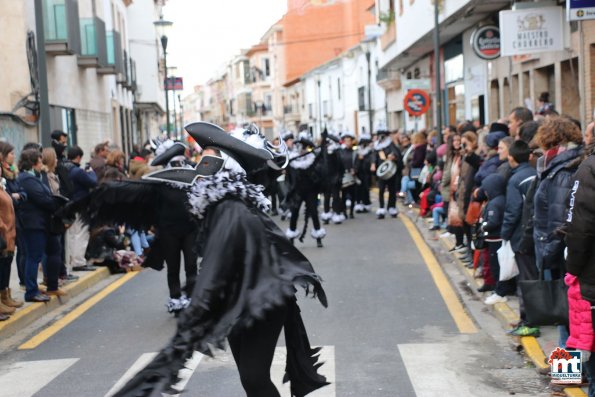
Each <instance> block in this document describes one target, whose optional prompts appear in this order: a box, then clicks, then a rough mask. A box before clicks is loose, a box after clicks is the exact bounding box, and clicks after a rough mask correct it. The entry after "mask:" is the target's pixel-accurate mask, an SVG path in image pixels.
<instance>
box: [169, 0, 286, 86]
mask: <svg viewBox="0 0 595 397" xmlns="http://www.w3.org/2000/svg"><path fill="white" fill-rule="evenodd" d="M286 9H287V1H286V0H169V1H168V2H167V5H166V6H165V7H164V9H163V15H164V18H165V19H167V20H170V21H172V22H173V23H174V25H173V27H172V29H171V32H170V33H169V34H168V37H169V42H168V47H167V52H168V56H167V63H168V66H176V67H177V68H178V69H177V73H176V74H177V75H179V76H182V77H183V78H184V94H188V93H190V92H192V87H193V86H194V85H196V84H204V83H205V82H206V81H207V80H208V79H210V78H211V77H213V76H214V74H215V72H216V71H217V70H219V68H220V67H221V66H222V65H224V64H225V62H227V61H228V60H230V59H231V57H232V56H233V55H235V54H238V53H239V51H240V49H242V48H249V47H251V46H252V45H254V44H257V43H258V42H259V41H260V38H261V37H262V35H263V34H264V33H265V32H266V31H267V30H268V28H269V27H271V25H272V24H273V23H275V22H277V20H279V19H280V18H281V17H282V16H283V14H284V13H285V11H286Z"/></svg>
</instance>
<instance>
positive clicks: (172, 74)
mask: <svg viewBox="0 0 595 397" xmlns="http://www.w3.org/2000/svg"><path fill="white" fill-rule="evenodd" d="M167 72H168V73H167V76H169V77H168V78H169V80H168V81H170V82H171V84H172V87H171V90H172V91H173V96H172V98H173V103H174V135H175V137H176V139H178V116H177V114H178V112H177V110H176V75H177V74H178V67H177V66H170V67H168V68H167Z"/></svg>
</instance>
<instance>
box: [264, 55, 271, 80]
mask: <svg viewBox="0 0 595 397" xmlns="http://www.w3.org/2000/svg"><path fill="white" fill-rule="evenodd" d="M262 70H263V72H264V76H265V77H269V76H270V75H271V65H270V61H269V58H264V59H263V60H262Z"/></svg>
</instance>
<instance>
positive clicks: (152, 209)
mask: <svg viewBox="0 0 595 397" xmlns="http://www.w3.org/2000/svg"><path fill="white" fill-rule="evenodd" d="M168 188H169V187H167V186H165V185H164V184H161V183H154V182H147V181H120V182H109V183H105V184H103V185H101V186H99V187H98V188H97V189H95V190H94V191H93V192H92V193H91V195H90V196H89V197H87V198H86V199H85V204H86V205H85V206H84V207H83V208H80V210H81V214H82V217H83V220H84V221H85V222H86V223H88V224H89V225H91V226H96V225H101V224H106V223H126V224H128V225H129V226H131V227H133V228H136V229H148V228H149V227H151V226H152V225H155V224H156V223H157V215H158V211H159V205H160V197H161V192H162V190H163V189H168ZM79 207H80V203H79Z"/></svg>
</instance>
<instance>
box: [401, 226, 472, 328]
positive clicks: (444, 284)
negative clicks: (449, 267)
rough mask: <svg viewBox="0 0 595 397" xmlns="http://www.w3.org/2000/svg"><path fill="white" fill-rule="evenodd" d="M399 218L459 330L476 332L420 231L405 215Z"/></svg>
mask: <svg viewBox="0 0 595 397" xmlns="http://www.w3.org/2000/svg"><path fill="white" fill-rule="evenodd" d="M401 220H402V221H403V224H404V225H405V227H406V228H407V231H408V232H409V234H410V235H411V238H412V239H413V242H414V243H415V245H416V246H417V249H418V250H419V253H420V254H421V256H422V258H423V259H424V262H425V263H426V266H427V267H428V270H429V271H430V274H431V275H432V278H433V280H434V283H435V284H436V287H437V288H438V291H439V292H440V295H442V299H443V300H444V303H446V307H447V308H448V311H449V312H450V315H451V316H452V318H453V320H454V322H455V323H456V325H457V327H458V329H459V331H460V332H461V333H463V334H471V333H476V332H477V327H476V326H475V324H474V323H473V320H472V319H471V317H469V315H468V314H467V312H466V311H465V308H464V307H463V305H462V303H461V301H460V300H459V298H458V296H457V294H456V293H455V291H454V289H453V288H452V286H451V285H450V282H449V280H448V279H447V277H446V275H445V274H444V272H443V271H442V268H441V267H440V264H439V263H438V260H437V259H436V257H435V256H434V254H433V253H432V250H431V249H430V247H428V245H427V244H426V242H425V241H424V239H423V238H422V236H421V234H420V232H419V231H418V230H417V228H416V227H415V225H414V224H413V222H412V221H411V220H410V219H409V218H408V217H407V216H402V217H401Z"/></svg>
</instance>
